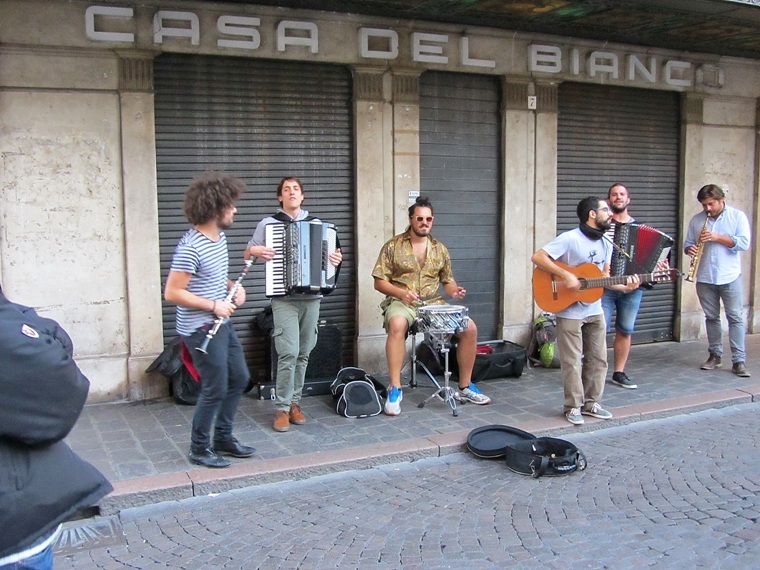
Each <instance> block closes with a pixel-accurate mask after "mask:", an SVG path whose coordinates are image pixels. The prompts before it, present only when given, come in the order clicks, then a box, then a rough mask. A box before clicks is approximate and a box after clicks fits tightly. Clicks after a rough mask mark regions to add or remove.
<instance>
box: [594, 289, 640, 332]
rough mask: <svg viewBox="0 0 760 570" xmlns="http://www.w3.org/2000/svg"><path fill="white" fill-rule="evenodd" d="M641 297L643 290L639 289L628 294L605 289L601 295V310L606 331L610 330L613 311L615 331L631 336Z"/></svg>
mask: <svg viewBox="0 0 760 570" xmlns="http://www.w3.org/2000/svg"><path fill="white" fill-rule="evenodd" d="M643 295H644V290H643V289H642V288H641V287H639V288H638V289H634V290H633V291H631V292H629V293H623V292H622V291H612V290H610V289H605V290H604V295H602V309H603V310H604V321H605V322H606V323H607V330H608V331H610V330H612V311H613V309H614V311H615V329H616V330H619V331H620V332H621V333H623V334H627V335H632V334H633V325H634V324H635V323H636V317H637V316H638V314H639V306H640V305H641V297H642V296H643Z"/></svg>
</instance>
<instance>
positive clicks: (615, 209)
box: [610, 204, 628, 214]
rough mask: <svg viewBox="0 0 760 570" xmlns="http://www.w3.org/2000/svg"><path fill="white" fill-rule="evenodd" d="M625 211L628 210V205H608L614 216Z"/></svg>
mask: <svg viewBox="0 0 760 570" xmlns="http://www.w3.org/2000/svg"><path fill="white" fill-rule="evenodd" d="M627 209H628V204H626V205H625V206H616V205H614V204H610V210H611V211H612V213H614V214H622V213H623V212H625V211H626V210H627Z"/></svg>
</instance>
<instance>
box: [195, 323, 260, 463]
mask: <svg viewBox="0 0 760 570" xmlns="http://www.w3.org/2000/svg"><path fill="white" fill-rule="evenodd" d="M207 332H208V330H207V329H206V328H205V327H204V328H200V329H198V330H197V331H195V332H194V333H193V334H192V335H190V336H189V337H185V339H184V340H185V344H186V345H187V348H188V349H189V350H190V354H192V356H193V365H194V366H195V367H196V368H197V369H198V373H199V374H200V376H201V393H200V395H199V396H198V403H197V404H196V405H195V414H194V415H193V428H192V433H191V438H190V449H191V451H193V452H194V453H200V452H202V451H203V450H204V449H206V448H207V447H210V446H211V428H212V427H213V426H214V425H215V424H214V418H216V427H215V428H214V440H216V441H229V440H230V439H232V422H233V420H234V419H235V414H236V413H237V409H238V404H240V398H241V397H242V396H243V392H244V391H245V389H246V388H247V387H248V383H249V382H250V380H251V375H250V373H249V372H248V365H247V364H246V362H245V356H244V355H243V347H242V346H241V345H240V341H239V340H238V337H237V334H236V333H235V330H234V329H233V328H232V324H231V322H230V321H229V320H228V321H227V322H225V323H224V324H223V325H222V326H221V327H219V331H218V332H217V333H216V335H215V336H214V338H212V339H211V341H210V342H209V344H208V349H207V350H208V354H203V353H202V352H200V351H198V350H195V348H196V347H197V346H200V345H201V343H202V342H203V339H204V338H206V333H207Z"/></svg>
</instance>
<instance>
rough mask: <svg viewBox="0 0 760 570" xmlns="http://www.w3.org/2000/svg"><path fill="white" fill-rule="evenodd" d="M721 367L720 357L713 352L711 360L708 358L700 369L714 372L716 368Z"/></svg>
mask: <svg viewBox="0 0 760 570" xmlns="http://www.w3.org/2000/svg"><path fill="white" fill-rule="evenodd" d="M721 366H722V364H721V362H720V356H718V355H717V354H713V353H712V352H711V353H710V358H708V359H707V360H706V361H705V363H704V364H703V365H702V366H700V367H699V368H700V369H702V370H714V369H715V368H720V367H721Z"/></svg>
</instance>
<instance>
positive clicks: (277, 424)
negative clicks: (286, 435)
mask: <svg viewBox="0 0 760 570" xmlns="http://www.w3.org/2000/svg"><path fill="white" fill-rule="evenodd" d="M289 415H290V414H288V412H286V411H285V410H277V411H276V412H275V413H274V423H273V424H272V428H273V429H274V431H288V430H289V429H290V418H289Z"/></svg>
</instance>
